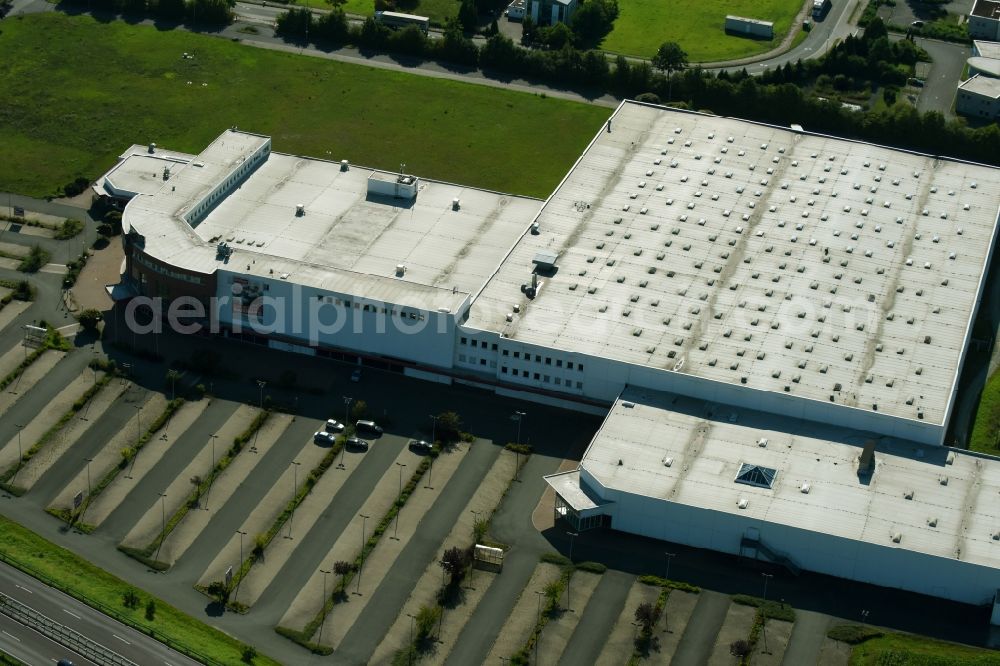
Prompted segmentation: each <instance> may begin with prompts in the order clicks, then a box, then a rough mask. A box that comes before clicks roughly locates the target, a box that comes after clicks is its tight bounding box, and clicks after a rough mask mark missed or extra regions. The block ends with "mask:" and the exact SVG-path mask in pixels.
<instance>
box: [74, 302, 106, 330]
mask: <svg viewBox="0 0 1000 666" xmlns="http://www.w3.org/2000/svg"><path fill="white" fill-rule="evenodd" d="M102 319H104V315H103V314H102V313H101V311H100V310H95V309H94V308H87V309H86V310H84V311H83V312H81V313H80V314H78V315H77V316H76V320H77V321H78V322H80V326H82V327H83V330H85V331H91V332H93V331H96V330H97V325H98V324H100V323H101V320H102Z"/></svg>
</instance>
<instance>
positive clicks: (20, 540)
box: [0, 517, 278, 666]
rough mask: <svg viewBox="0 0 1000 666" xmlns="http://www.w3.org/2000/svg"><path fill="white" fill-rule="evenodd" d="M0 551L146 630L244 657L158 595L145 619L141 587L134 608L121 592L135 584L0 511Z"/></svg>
mask: <svg viewBox="0 0 1000 666" xmlns="http://www.w3.org/2000/svg"><path fill="white" fill-rule="evenodd" d="M0 554H2V555H3V558H4V560H6V561H8V562H11V563H12V564H15V565H16V566H18V568H22V569H25V570H26V571H28V573H31V574H32V575H36V576H37V575H39V574H40V575H41V576H43V577H44V578H45V579H47V580H46V581H45V582H47V583H48V584H50V585H54V586H55V587H57V588H59V589H60V590H63V591H64V592H66V593H68V594H70V595H71V596H74V597H76V598H77V599H80V600H82V601H84V602H89V603H91V605H93V604H94V602H96V603H97V604H103V605H104V606H107V607H110V608H113V609H115V610H116V612H118V614H119V615H120V616H121V617H120V618H119V619H123V620H125V621H126V622H128V623H129V624H132V625H133V626H137V627H140V628H143V629H144V630H146V631H147V632H148V631H149V630H154V631H156V632H157V633H158V634H159V635H162V636H166V637H168V638H169V639H170V640H171V641H173V642H175V643H180V644H182V645H184V646H186V647H187V648H188V649H191V650H194V651H196V652H198V653H200V654H202V655H205V656H207V657H211V658H214V659H216V660H217V661H219V662H220V663H224V664H239V663H241V661H240V654H241V649H242V643H240V642H239V641H237V640H236V639H235V638H232V637H230V636H228V635H226V634H224V633H222V632H221V631H219V630H217V629H213V628H212V627H209V626H208V625H207V624H204V623H202V622H199V621H198V620H196V619H194V618H193V617H191V616H189V615H186V614H184V613H182V612H181V611H179V610H177V609H176V608H174V607H172V606H170V605H168V604H166V603H165V602H163V601H160V600H158V599H157V600H156V616H155V619H154V620H152V621H150V620H147V619H146V618H145V613H144V608H145V603H146V600H147V599H148V598H149V596H148V595H146V594H145V593H143V592H142V591H138V592H139V596H140V598H141V600H142V602H141V603H140V604H139V607H138V608H136V609H133V610H129V609H127V608H125V607H124V605H122V594H123V593H124V592H125V591H126V590H128V589H130V588H131V587H132V586H130V585H129V584H128V583H126V582H124V581H123V580H121V579H120V578H117V577H116V576H113V575H111V574H109V573H108V572H106V571H104V570H102V569H100V568H98V567H95V566H94V565H92V564H91V563H90V562H87V561H86V560H84V559H82V558H81V557H79V556H77V555H75V554H73V553H71V552H70V551H68V550H66V549H64V548H60V547H59V546H56V545H55V544H53V543H52V542H50V541H47V540H46V539H43V538H42V537H40V536H38V535H37V534H35V533H34V532H31V531H29V530H27V529H25V528H24V527H22V526H20V525H18V524H17V523H15V522H12V521H10V520H7V519H6V518H3V517H0ZM254 664H256V665H257V666H269V665H271V666H278V664H277V662H275V661H274V660H272V659H269V658H268V657H265V656H262V655H258V656H257V658H256V659H254Z"/></svg>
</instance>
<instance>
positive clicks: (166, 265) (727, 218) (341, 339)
mask: <svg viewBox="0 0 1000 666" xmlns="http://www.w3.org/2000/svg"><path fill="white" fill-rule="evenodd" d="M597 129H598V132H597V134H596V135H595V137H594V139H593V141H592V142H591V143H590V145H589V146H588V147H587V148H586V150H585V152H584V153H583V155H581V157H580V158H579V160H578V161H577V163H576V164H575V165H574V167H573V168H572V169H571V170H570V172H569V173H568V174H567V175H566V177H565V178H564V180H563V182H562V183H560V185H559V186H558V187H557V189H556V191H555V192H554V193H553V194H552V195H551V196H550V197H549V198H548V199H547V200H546V201H545V202H540V201H537V200H532V199H526V198H521V197H514V196H510V195H504V194H498V193H494V192H485V191H482V190H476V189H472V188H466V187H462V186H459V185H453V184H448V183H440V182H435V181H429V180H425V179H422V178H419V177H417V176H413V175H410V174H407V173H405V171H404V170H402V169H401V170H400V172H399V173H386V172H382V171H377V170H371V169H363V168H360V167H357V166H355V165H352V164H349V163H347V162H346V161H345V162H331V161H324V160H316V159H311V158H303V157H296V156H291V155H284V154H280V153H275V152H272V151H271V144H270V139H268V138H267V137H262V136H259V135H254V134H250V133H247V132H242V131H238V130H230V131H227V132H225V133H224V134H223V135H221V136H220V137H219V138H218V139H216V140H215V141H214V142H213V143H212V144H211V145H210V146H209V147H208V148H207V149H206V150H205V151H203V152H202V153H201V154H199V155H197V156H190V157H191V159H190V161H189V162H188V163H186V164H185V165H183V166H182V167H180V168H177V167H175V168H174V169H173V170H172V171H171V172H170V173H169V174H162V175H161V184H160V185H159V186H158V187H157V188H155V191H154V192H144V193H140V194H139V195H137V196H135V197H134V198H132V199H131V200H130V201H129V203H128V204H127V206H126V207H125V211H124V216H123V223H124V225H125V229H126V232H127V233H126V235H125V247H126V259H127V265H126V271H125V276H124V284H126V285H127V286H128V288H129V289H131V291H132V292H133V293H138V294H144V295H150V296H161V297H163V298H164V299H165V300H166V301H170V300H172V299H176V298H178V297H179V296H193V297H195V298H198V299H202V300H204V301H205V302H206V304H208V303H209V302H212V303H216V305H215V307H216V309H215V311H214V313H213V316H215V317H217V319H218V322H219V323H220V324H221V328H222V331H221V332H222V334H223V335H230V336H234V337H239V338H241V339H244V340H247V341H250V342H254V343H258V344H266V345H268V346H271V347H276V348H279V349H285V350H288V351H294V352H298V353H304V354H310V355H323V356H334V357H337V358H348V359H350V360H356V361H357V362H361V363H371V364H377V365H380V366H382V367H389V368H390V369H396V370H400V371H402V372H404V373H406V374H409V375H411V376H416V377H421V378H425V379H431V380H434V381H440V382H447V383H451V382H456V383H462V384H467V385H472V386H478V387H484V388H487V389H489V390H494V391H496V392H497V393H501V394H505V395H512V396H517V397H521V398H525V399H528V400H535V401H544V402H547V403H552V404H559V405H564V406H569V407H573V408H578V409H585V410H589V411H592V412H593V411H597V410H600V412H601V413H606V411H607V406H608V405H611V406H612V407H611V412H610V414H609V415H608V417H607V420H606V422H605V423H604V426H603V427H602V428H601V431H600V432H599V433H598V435H597V436H596V437H595V439H594V441H593V442H592V444H591V446H590V448H589V449H588V451H587V455H586V456H585V458H584V460H583V461H582V462H581V466H580V469H579V470H577V471H575V472H571V473H567V474H563V475H556V476H553V477H549V478H548V481H549V483H550V484H551V485H552V486H553V487H554V488H555V490H556V492H557V495H558V502H557V510H558V511H559V515H560V516H562V517H565V518H566V519H567V520H569V521H570V522H571V523H572V524H573V525H574V526H576V527H579V528H581V529H585V528H589V527H597V526H610V527H612V528H615V529H622V530H627V531H630V532H635V533H639V534H645V535H649V536H653V537H655V538H660V539H667V540H671V541H675V542H679V543H686V544H690V545H693V546H698V547H706V548H712V549H715V550H720V551H723V552H729V553H734V554H743V555H746V556H750V557H758V558H761V559H768V560H772V561H776V562H779V563H783V564H786V566H788V567H789V568H790V569H799V568H802V569H810V570H815V571H820V572H826V573H831V574H833V575H838V576H845V577H849V578H855V579H857V580H863V581H869V582H874V583H878V584H882V585H891V586H896V587H901V588H905V589H909V590H915V591H918V592H924V593H928V594H937V595H940V596H944V597H948V598H952V599H957V600H960V601H966V602H970V603H983V602H986V601H989V600H990V599H991V598H992V595H993V593H994V592H995V590H996V589H997V588H1000V568H998V567H1000V551H997V550H996V549H1000V516H996V515H995V512H993V509H992V508H991V504H993V503H992V502H988V501H987V498H988V497H990V491H989V485H988V484H989V483H990V482H991V481H990V479H992V478H993V477H994V476H995V475H997V474H1000V466H998V462H997V461H996V460H994V459H992V458H988V457H978V456H972V455H970V454H966V453H963V452H959V451H953V450H951V449H947V448H944V447H942V446H941V445H942V443H943V441H944V437H945V433H946V431H947V428H948V422H949V417H950V414H951V411H952V407H953V403H954V400H955V395H956V391H957V381H958V377H959V376H960V374H961V370H962V365H963V362H964V359H965V354H966V349H967V347H968V343H969V340H970V336H971V330H972V326H971V325H972V322H973V320H974V318H975V316H976V312H977V309H978V307H979V302H980V299H981V296H982V292H983V287H984V280H985V278H984V276H985V274H986V271H987V268H988V266H989V260H990V255H991V252H992V248H993V245H994V242H995V236H996V231H997V214H998V206H1000V171H998V170H997V169H993V168H989V167H985V166H981V165H975V164H969V163H964V162H960V161H955V160H948V159H945V158H936V157H933V156H926V155H919V154H914V153H907V152H903V151H898V150H891V149H888V148H883V147H879V146H874V145H871V144H865V143H860V142H854V141H847V140H843V139H838V138H834V137H829V136H822V135H816V134H811V133H808V132H805V131H803V130H802V129H801V128H792V129H789V128H782V127H773V126H768V125H762V124H758V123H751V122H746V121H742V120H736V119H731V118H720V117H716V116H709V115H704V114H698V113H690V112H684V111H677V110H672V109H665V108H662V107H656V106H652V105H646V104H641V103H636V102H624V103H623V104H621V105H620V106H619V107H618V109H617V110H616V111H615V112H614V113H613V114H612V116H611V117H610V118H609V120H608V121H607V123H606V124H605V125H604V126H602V127H600V128H597ZM154 150H157V149H154ZM127 162H128V160H127V159H126V160H125V161H124V162H122V163H120V164H119V165H118V166H117V167H116V168H117V169H119V170H123V171H125V172H127V171H128V168H127ZM112 180H113V179H112ZM213 299H214V300H213ZM217 303H224V304H225V305H223V306H218V305H217ZM314 311H315V312H318V315H314ZM316 317H318V319H317V318H316ZM762 441H763V442H764V444H762V443H761V442H762ZM862 454H864V455H862ZM862 463H863V464H862ZM897 491H898V492H897ZM897 495H898V497H897ZM907 495H909V497H907ZM980 498H981V499H980ZM897 500H898V502H902V503H903V504H901V505H900V506H899V507H897V506H896V505H897ZM822 507H836V511H837V518H836V520H833V519H827V518H826V517H824V514H823V510H822ZM900 507H901V508H900ZM892 521H896V522H892ZM932 523H933V524H932ZM824 553H832V554H828V555H824ZM833 554H836V556H834V555H833ZM834 560H836V561H834ZM917 567H919V568H920V570H921V571H922V572H923V574H922V575H912V572H913V571H915V570H916V568H917ZM932 572H933V573H932ZM938 572H939V573H940V575H938ZM950 579H954V581H955V585H954V586H947V587H946V588H945V589H939V588H940V587H942V586H941V583H940V581H941V580H950ZM960 581H961V584H959V582H960Z"/></svg>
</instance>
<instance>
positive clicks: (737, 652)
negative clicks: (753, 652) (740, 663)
mask: <svg viewBox="0 0 1000 666" xmlns="http://www.w3.org/2000/svg"><path fill="white" fill-rule="evenodd" d="M729 654H731V655H733V656H734V657H740V658H741V659H742V658H743V657H745V656H747V655H748V654H750V642H749V641H747V640H746V639H745V638H740V639H738V640H735V641H733V642H732V643H730V644H729Z"/></svg>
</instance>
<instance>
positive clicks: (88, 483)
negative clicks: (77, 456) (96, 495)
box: [84, 458, 94, 502]
mask: <svg viewBox="0 0 1000 666" xmlns="http://www.w3.org/2000/svg"><path fill="white" fill-rule="evenodd" d="M84 460H86V461H87V501H88V502H89V501H90V493H91V488H90V463H92V462H94V459H93V458H84Z"/></svg>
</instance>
